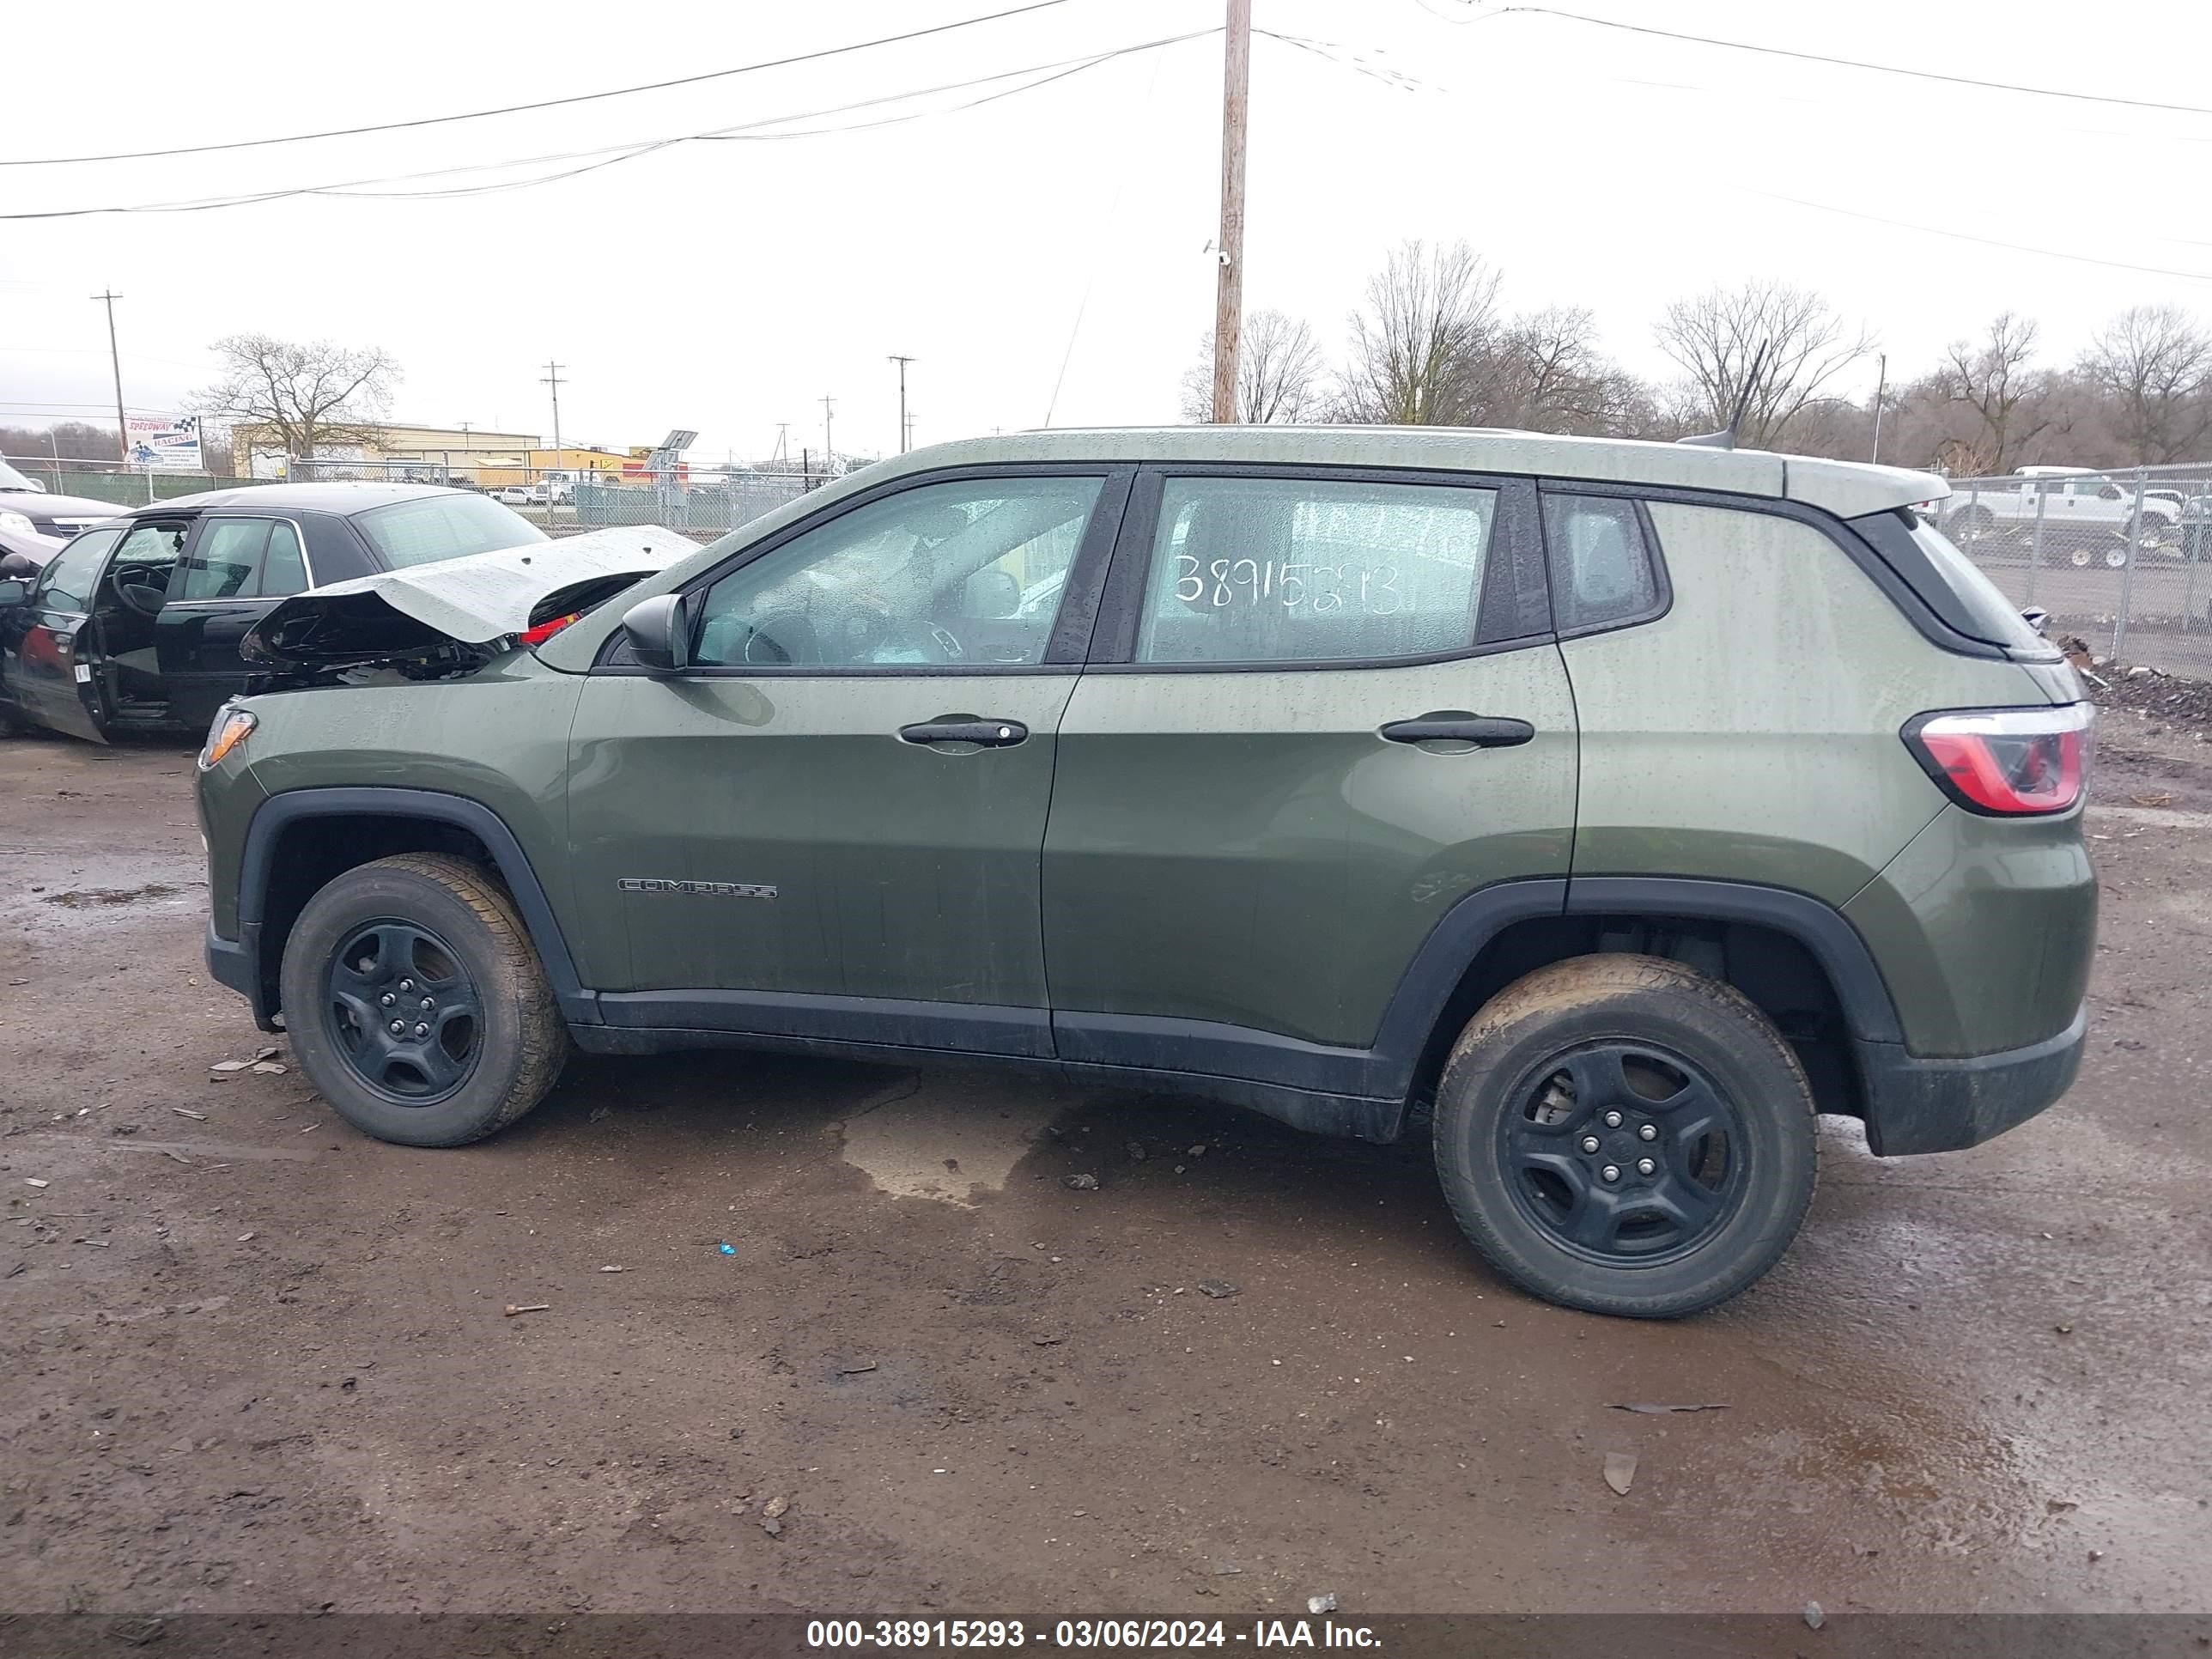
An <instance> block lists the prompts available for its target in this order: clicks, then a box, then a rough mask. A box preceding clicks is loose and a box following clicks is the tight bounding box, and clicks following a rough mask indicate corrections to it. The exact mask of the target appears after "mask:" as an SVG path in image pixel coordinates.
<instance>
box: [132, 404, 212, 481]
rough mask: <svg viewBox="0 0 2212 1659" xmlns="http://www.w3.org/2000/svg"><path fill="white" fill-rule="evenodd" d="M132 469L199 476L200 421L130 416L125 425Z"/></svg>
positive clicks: (192, 417)
mask: <svg viewBox="0 0 2212 1659" xmlns="http://www.w3.org/2000/svg"><path fill="white" fill-rule="evenodd" d="M124 441H125V448H126V450H127V451H128V453H129V454H130V457H131V465H133V466H143V467H144V468H146V469H147V470H148V471H153V472H200V471H205V470H206V469H205V468H204V467H202V466H201V465H200V417H199V416H197V415H179V416H173V417H172V416H167V415H132V416H127V417H125V423H124Z"/></svg>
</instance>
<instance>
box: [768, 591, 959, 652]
mask: <svg viewBox="0 0 2212 1659" xmlns="http://www.w3.org/2000/svg"><path fill="white" fill-rule="evenodd" d="M894 649H896V650H899V651H902V652H911V653H919V659H920V660H921V661H922V662H925V663H939V664H942V663H957V662H961V661H963V660H965V659H966V657H967V654H968V653H967V651H966V649H965V647H963V646H962V645H961V643H960V641H958V640H957V639H955V638H954V637H953V636H952V635H951V634H949V633H947V632H946V631H945V629H943V628H940V627H939V626H938V625H937V624H936V623H930V622H925V621H922V620H921V619H919V618H915V617H893V616H891V615H890V613H889V612H888V611H879V610H878V609H877V608H875V607H874V606H872V605H857V604H856V605H840V606H837V607H836V608H835V609H827V608H824V607H822V606H819V605H817V606H815V607H812V608H811V609H809V610H805V611H801V610H787V611H770V612H769V614H768V615H766V616H764V617H758V618H757V619H756V620H755V621H754V622H752V623H750V625H749V628H748V631H747V632H746V635H745V645H744V660H745V661H746V662H748V663H750V664H753V665H757V666H761V667H781V666H784V665H789V664H809V665H811V664H819V663H838V664H860V663H879V662H882V661H883V654H882V653H884V652H885V651H886V650H894Z"/></svg>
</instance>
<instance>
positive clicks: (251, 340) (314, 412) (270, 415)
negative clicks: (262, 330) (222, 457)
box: [195, 334, 399, 460]
mask: <svg viewBox="0 0 2212 1659" xmlns="http://www.w3.org/2000/svg"><path fill="white" fill-rule="evenodd" d="M211 349H213V350H214V352H215V353H216V356H218V357H220V358H222V362H223V365H224V372H223V376H222V379H221V380H218V381H216V384H215V385H213V386H210V387H209V388H207V390H205V391H204V392H200V393H199V394H198V395H197V398H196V399H195V401H196V403H197V405H198V407H199V408H200V409H201V410H204V412H205V413H207V414H210V415H221V416H227V417H228V418H229V419H230V420H232V421H234V422H237V423H238V424H239V425H240V426H243V427H248V428H261V429H262V430H263V431H264V432H265V433H269V434H272V435H275V436H276V439H277V440H278V441H279V442H281V443H282V444H283V448H284V453H285V454H286V455H288V456H290V457H292V458H293V459H296V460H313V459H314V458H315V456H316V454H317V453H318V452H319V451H320V450H322V449H324V448H325V447H328V446H331V445H333V444H361V443H367V442H370V441H374V438H375V435H376V430H377V422H378V421H379V419H380V417H381V416H383V414H384V412H385V410H386V408H387V407H388V406H389V405H390V403H391V398H392V386H393V385H394V384H395V383H396V382H397V381H398V379H399V365H398V363H396V362H393V361H392V358H391V357H389V356H386V354H385V353H384V352H383V351H382V350H380V349H378V348H376V347H374V346H368V347H365V348H362V349H347V348H346V347H343V346H339V345H334V344H332V343H331V342H330V341H328V340H317V341H315V342H313V343H311V344H307V345H299V344H295V343H292V342H291V341H289V340H278V339H275V338H272V337H270V336H269V335H266V334H233V335H229V336H227V337H224V338H222V339H220V340H217V341H216V343H215V344H214V346H213V347H212V348H211Z"/></svg>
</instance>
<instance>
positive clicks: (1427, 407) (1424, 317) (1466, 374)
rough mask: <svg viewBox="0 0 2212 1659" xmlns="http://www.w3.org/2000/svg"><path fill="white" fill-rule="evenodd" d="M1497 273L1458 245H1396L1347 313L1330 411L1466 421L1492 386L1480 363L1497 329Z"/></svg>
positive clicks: (1479, 410) (1434, 422) (1423, 421)
mask: <svg viewBox="0 0 2212 1659" xmlns="http://www.w3.org/2000/svg"><path fill="white" fill-rule="evenodd" d="M1497 334H1498V273H1497V272H1496V271H1494V270H1491V269H1490V267H1489V265H1488V264H1486V263H1485V262H1484V260H1483V259H1482V258H1481V256H1480V255H1479V254H1477V253H1476V252H1474V249H1473V248H1471V247H1469V246H1468V245H1467V244H1466V243H1465V242H1454V243H1453V244H1451V245H1450V246H1449V247H1437V248H1431V247H1429V246H1426V245H1425V244H1424V243H1422V242H1419V241H1410V242H1405V243H1402V244H1401V245H1400V246H1398V247H1397V248H1396V249H1395V251H1393V252H1392V253H1391V255H1390V257H1389V259H1388V260H1387V261H1386V262H1385V264H1383V269H1382V270H1379V271H1377V272H1376V274H1375V275H1374V276H1370V278H1368V282H1367V303H1366V306H1365V307H1364V309H1363V310H1361V311H1358V312H1355V313H1353V314H1352V359H1351V362H1350V363H1349V364H1348V365H1347V366H1346V369H1345V373H1344V377H1343V386H1342V389H1341V392H1340V398H1339V410H1338V413H1339V414H1340V416H1342V418H1344V419H1346V420H1348V421H1363V422H1376V423H1381V424H1391V425H1403V426H1467V425H1472V424H1474V423H1475V422H1477V421H1478V420H1479V419H1480V418H1481V416H1482V414H1483V412H1484V410H1483V406H1484V404H1485V403H1486V398H1487V396H1489V395H1491V394H1492V393H1494V387H1491V386H1485V385H1483V384H1482V379H1483V377H1482V374H1481V372H1480V371H1481V369H1482V368H1484V367H1485V364H1486V358H1487V357H1489V356H1490V355H1491V354H1492V349H1493V348H1494V345H1495V343H1496V342H1495V337H1496V336H1497Z"/></svg>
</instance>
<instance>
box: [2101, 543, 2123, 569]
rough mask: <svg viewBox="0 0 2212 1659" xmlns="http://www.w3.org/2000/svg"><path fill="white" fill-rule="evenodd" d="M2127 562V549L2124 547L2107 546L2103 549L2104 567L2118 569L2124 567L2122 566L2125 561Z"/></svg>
mask: <svg viewBox="0 0 2212 1659" xmlns="http://www.w3.org/2000/svg"><path fill="white" fill-rule="evenodd" d="M2127 562H2128V550H2127V549H2126V548H2124V547H2108V548H2106V550H2105V568H2106V569H2107V570H2118V569H2120V568H2122V567H2124V565H2125V564H2126V563H2127Z"/></svg>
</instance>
